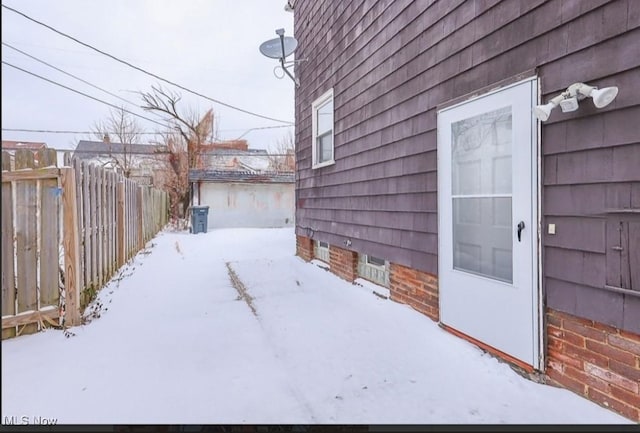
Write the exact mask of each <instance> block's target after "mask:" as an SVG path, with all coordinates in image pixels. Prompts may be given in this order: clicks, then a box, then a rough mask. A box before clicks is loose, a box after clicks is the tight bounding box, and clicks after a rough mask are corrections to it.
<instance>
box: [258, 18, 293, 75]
mask: <svg viewBox="0 0 640 433" xmlns="http://www.w3.org/2000/svg"><path fill="white" fill-rule="evenodd" d="M276 34H277V35H278V37H277V38H275V39H269V40H268V41H266V42H263V43H262V44H260V52H261V53H262V54H264V55H265V56H266V57H269V58H271V59H278V60H279V61H280V66H276V67H275V68H274V70H273V73H274V74H275V75H276V77H278V74H276V69H282V71H283V72H284V73H285V74H287V75H288V76H289V78H291V79H292V80H293V81H294V82H295V83H296V86H299V85H300V82H299V81H298V80H297V79H296V77H294V76H293V74H291V72H289V69H287V68H289V67H290V66H291V65H292V64H295V63H297V61H288V62H285V61H284V59H286V58H287V56H290V55H291V54H293V52H294V51H295V50H296V48H297V47H298V41H297V40H296V38H293V37H291V36H285V35H284V29H278V30H276ZM283 77H284V74H282V76H281V77H278V78H283Z"/></svg>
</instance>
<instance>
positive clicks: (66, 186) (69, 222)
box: [60, 167, 80, 326]
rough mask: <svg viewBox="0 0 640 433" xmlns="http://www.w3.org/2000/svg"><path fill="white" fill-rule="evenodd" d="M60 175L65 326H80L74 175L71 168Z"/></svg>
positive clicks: (78, 247) (64, 169)
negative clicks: (62, 216)
mask: <svg viewBox="0 0 640 433" xmlns="http://www.w3.org/2000/svg"><path fill="white" fill-rule="evenodd" d="M60 173H61V175H62V205H63V213H64V270H65V272H64V283H65V324H66V325H68V326H75V325H79V324H80V274H79V272H80V257H79V252H80V242H79V238H78V209H77V206H78V204H77V201H76V198H77V197H76V180H75V179H76V174H75V171H74V170H73V168H71V167H64V168H61V169H60Z"/></svg>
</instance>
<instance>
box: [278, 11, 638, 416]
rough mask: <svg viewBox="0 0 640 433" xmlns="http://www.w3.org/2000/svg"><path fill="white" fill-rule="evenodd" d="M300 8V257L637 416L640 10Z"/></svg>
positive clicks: (297, 23)
mask: <svg viewBox="0 0 640 433" xmlns="http://www.w3.org/2000/svg"><path fill="white" fill-rule="evenodd" d="M288 8H289V9H293V12H294V27H295V36H296V38H297V40H298V46H297V50H296V58H298V59H305V61H304V62H300V63H297V64H296V70H295V74H296V78H297V79H299V81H300V86H299V87H297V88H296V94H295V99H296V102H295V106H296V116H295V117H296V140H295V141H296V244H297V253H298V255H300V256H301V257H302V258H304V259H306V260H311V259H312V258H314V257H318V258H322V259H323V260H325V261H327V262H328V263H329V265H330V269H331V270H332V271H333V272H335V273H336V274H337V275H339V276H340V277H342V278H344V279H347V280H350V281H352V280H354V279H356V278H358V277H365V278H368V279H371V280H373V281H376V282H378V283H379V284H381V285H385V286H386V287H388V289H389V292H390V296H391V299H393V300H396V301H398V302H402V303H406V304H409V305H411V306H413V307H414V308H415V309H417V310H418V311H420V312H422V313H424V314H426V315H427V316H429V317H430V318H431V319H432V320H434V321H437V322H439V323H440V324H441V325H442V326H443V327H444V328H445V329H447V330H449V331H450V332H452V333H454V334H456V335H458V336H460V337H462V338H465V339H467V340H469V341H471V342H473V343H475V344H477V345H478V346H480V347H481V348H483V349H485V350H487V351H489V352H491V353H494V354H496V355H497V356H499V357H501V358H503V359H505V360H507V361H508V362H510V363H511V364H513V365H517V366H519V367H520V368H521V369H523V370H525V371H527V372H530V373H534V375H535V376H536V377H539V378H541V379H542V380H545V381H546V382H547V383H551V384H554V385H559V386H563V387H566V388H568V389H570V390H572V391H574V392H576V393H578V394H580V395H582V396H584V397H586V398H588V399H591V400H593V401H595V402H597V403H599V404H602V405H604V406H607V407H609V408H611V409H613V410H615V411H617V412H619V413H621V414H623V415H625V416H627V417H629V418H631V419H633V420H636V421H639V420H640V389H639V388H640V127H639V125H638V123H639V120H640V2H639V1H637V0H618V1H595V2H587V1H581V0H550V1H542V0H530V1H524V0H522V1H516V0H512V1H502V2H498V1H464V0H455V1H454V0H447V1H405V0H401V1H387V2H382V1H381V2H369V1H364V0H352V1H342V2H331V1H327V0H319V1H307V2H293V1H289V2H288ZM573 83H587V84H589V85H592V86H598V87H601V88H604V87H608V86H618V88H619V94H618V95H617V98H616V99H615V100H614V101H613V102H612V103H610V104H609V105H606V106H605V107H603V108H596V107H595V106H594V101H595V99H592V98H590V97H587V98H585V99H583V100H581V101H579V106H578V109H577V110H576V111H573V112H566V113H565V112H563V110H562V109H561V107H557V108H555V110H553V111H552V112H551V115H550V117H549V119H548V120H547V121H545V122H539V121H538V119H536V117H535V116H534V110H533V108H534V107H535V106H536V105H537V104H544V103H545V102H547V101H548V100H549V99H550V98H552V97H555V96H556V95H558V94H559V93H561V92H564V91H565V90H566V89H567V88H568V87H569V86H570V85H571V84H573ZM595 95H596V93H593V94H592V96H595ZM557 102H559V101H556V103H557ZM563 105H564V106H565V109H571V108H575V106H574V107H571V101H569V100H565V101H563ZM549 108H550V107H549V106H547V107H545V109H546V110H548V109H549ZM399 338H402V336H401V335H399ZM424 344H428V343H424ZM434 350H438V349H437V348H434Z"/></svg>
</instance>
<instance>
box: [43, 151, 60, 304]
mask: <svg viewBox="0 0 640 433" xmlns="http://www.w3.org/2000/svg"><path fill="white" fill-rule="evenodd" d="M52 165H56V152H55V150H52V149H46V150H40V151H38V166H39V167H48V166H52ZM61 192H62V190H61V189H59V188H58V179H57V178H55V179H53V178H52V179H43V180H42V181H41V186H40V196H41V200H40V205H39V209H40V236H39V239H40V299H39V309H40V308H42V307H45V306H51V305H53V306H55V307H58V299H59V287H58V275H59V268H60V254H59V252H58V249H59V244H60V242H59V233H58V229H59V227H60V218H59V217H60V213H59V212H57V210H58V209H59V202H58V197H59V196H60V193H61ZM52 240H53V241H52Z"/></svg>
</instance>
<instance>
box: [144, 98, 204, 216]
mask: <svg viewBox="0 0 640 433" xmlns="http://www.w3.org/2000/svg"><path fill="white" fill-rule="evenodd" d="M140 96H141V97H142V100H143V104H144V105H143V106H142V108H143V109H145V110H148V111H155V112H157V113H160V114H162V115H163V116H164V117H165V118H166V120H167V122H168V123H169V125H170V128H172V129H173V131H175V133H173V134H169V135H168V136H167V137H166V138H165V141H166V143H165V144H166V145H167V148H168V151H169V165H170V167H171V170H172V176H173V178H172V180H171V181H170V182H169V184H170V185H173V186H170V188H172V190H173V191H174V193H175V200H177V202H178V203H180V204H182V209H181V211H182V212H181V213H179V214H178V216H182V217H183V216H185V215H186V214H187V209H188V208H189V202H190V199H191V187H190V185H189V170H190V169H192V168H200V167H201V165H202V161H201V158H200V155H201V153H202V149H203V145H205V144H206V143H207V142H211V141H212V139H213V137H212V136H213V134H214V133H215V126H214V125H215V122H214V115H213V110H209V111H208V112H207V113H206V114H205V115H204V116H203V117H200V116H198V115H197V113H196V112H195V111H193V110H191V111H190V112H187V113H182V112H181V111H179V110H178V103H179V102H180V100H181V99H182V97H181V96H180V94H178V93H175V92H171V91H166V90H164V89H162V87H160V86H158V87H156V86H152V87H151V92H140ZM179 210H180V209H179V207H177V206H176V207H175V211H176V212H179Z"/></svg>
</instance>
